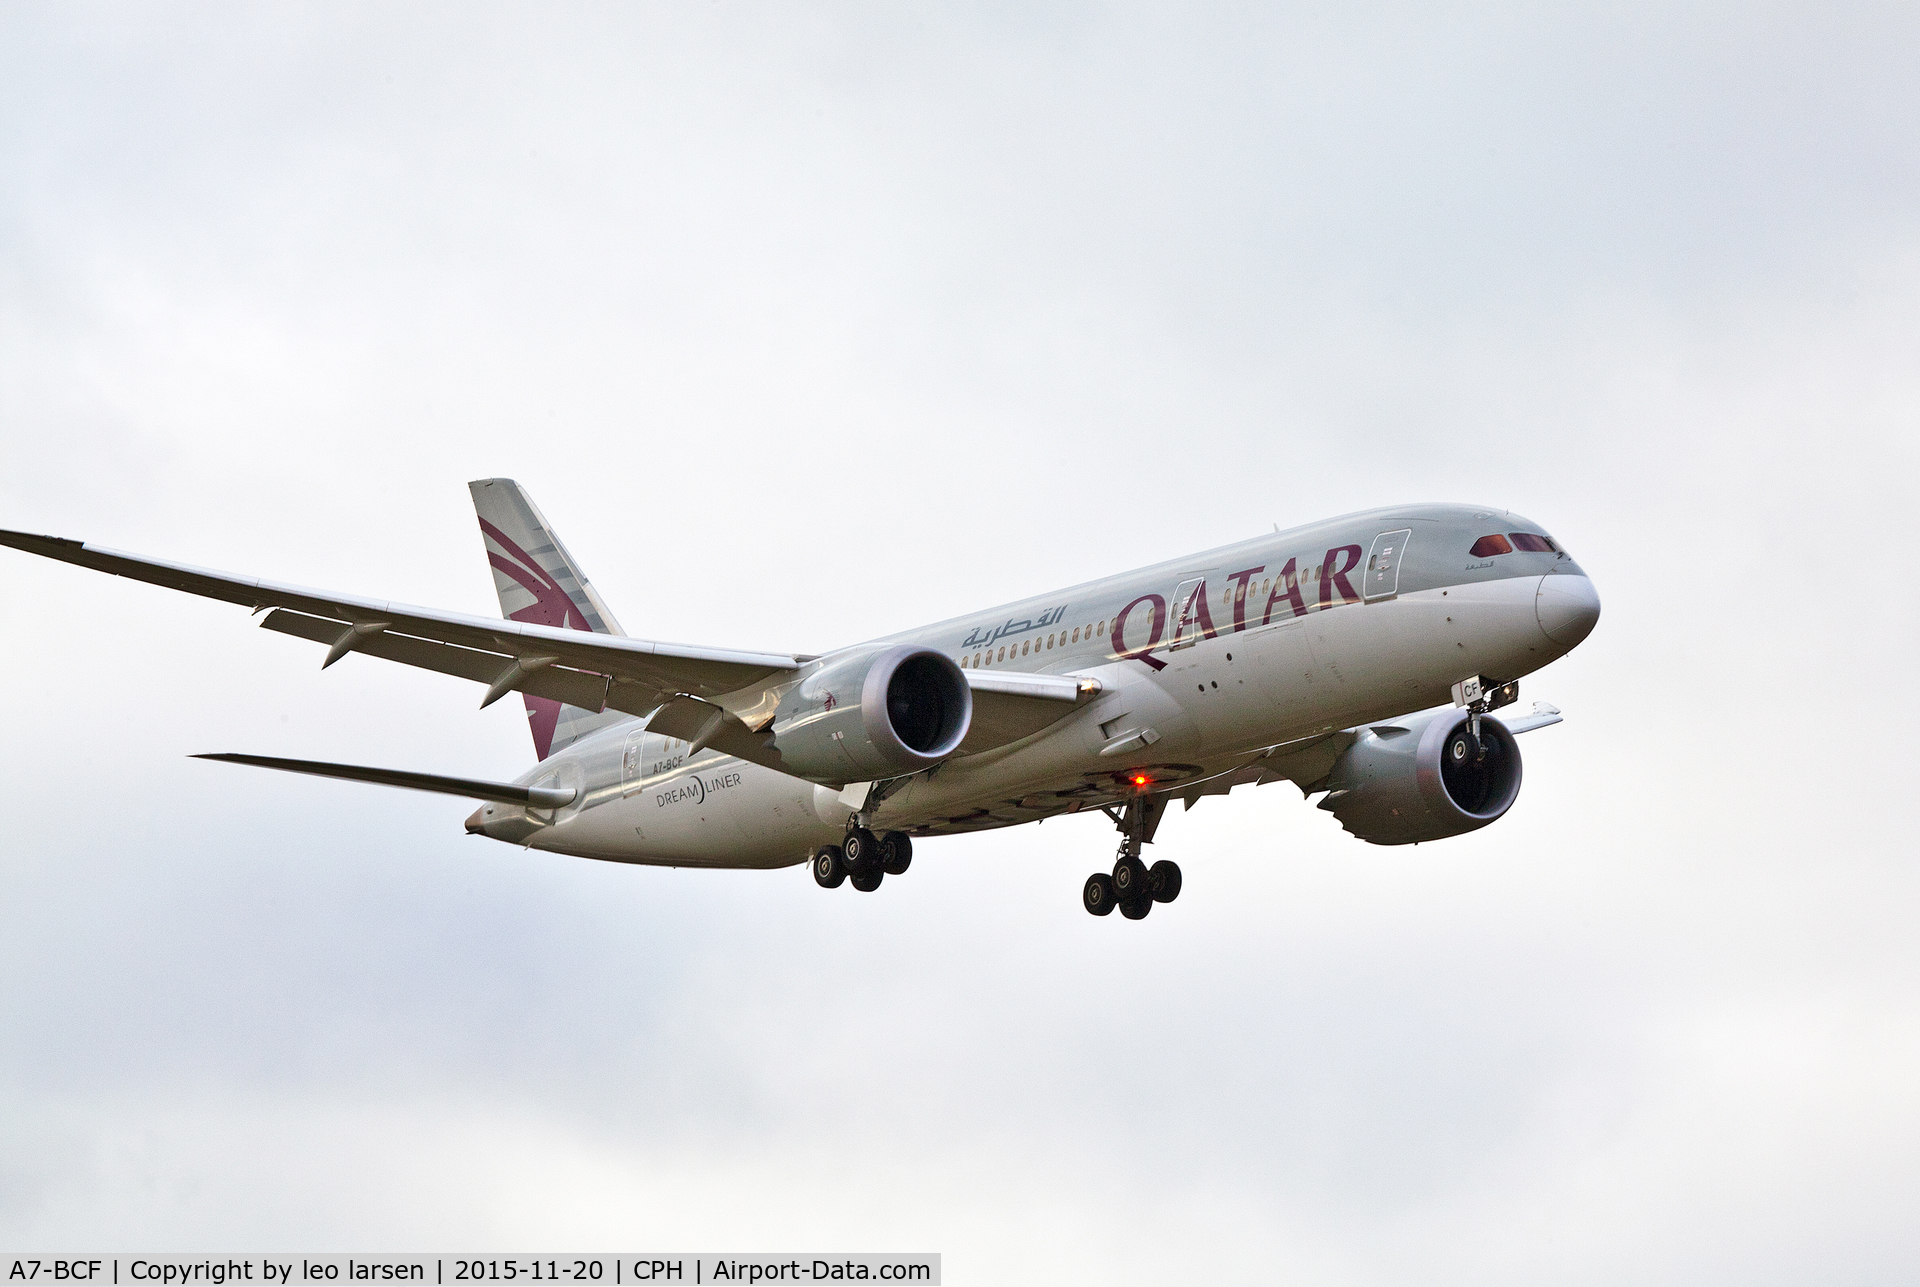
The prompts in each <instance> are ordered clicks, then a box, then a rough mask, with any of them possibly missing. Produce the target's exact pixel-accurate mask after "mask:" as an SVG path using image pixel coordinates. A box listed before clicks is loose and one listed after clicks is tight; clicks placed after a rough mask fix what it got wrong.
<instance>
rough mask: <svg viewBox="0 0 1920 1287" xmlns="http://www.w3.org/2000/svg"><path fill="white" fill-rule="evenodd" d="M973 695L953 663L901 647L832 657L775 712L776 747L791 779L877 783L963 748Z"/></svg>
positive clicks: (929, 651)
mask: <svg viewBox="0 0 1920 1287" xmlns="http://www.w3.org/2000/svg"><path fill="white" fill-rule="evenodd" d="M972 722H973V690H972V689H971V688H969V687H968V686H967V677H966V675H965V674H964V673H963V672H962V671H961V669H960V667H958V666H956V665H955V664H954V663H953V659H952V658H950V657H948V656H946V655H945V654H943V653H938V652H935V651H933V650H932V649H931V648H916V647H913V646H912V645H909V644H898V645H895V646H894V647H891V648H883V649H881V650H879V651H877V652H868V653H857V654H854V655H851V656H846V657H836V658H832V659H830V660H829V661H828V662H827V663H826V664H825V665H823V666H822V667H821V668H820V669H818V670H816V671H814V672H813V673H812V674H810V675H808V676H807V677H806V678H805V679H803V680H801V681H800V684H799V685H798V686H797V687H796V688H794V689H793V690H792V691H791V692H789V693H788V694H787V695H786V697H785V698H784V699H782V701H781V703H780V707H779V709H778V710H777V711H775V712H774V717H773V745H774V749H776V750H778V751H779V752H780V758H781V760H782V762H783V763H784V764H785V766H786V768H787V771H788V772H789V773H794V774H797V775H799V776H800V777H804V778H810V779H812V780H813V781H816V782H872V781H876V780H878V779H881V778H893V777H900V776H901V775H903V774H907V773H913V772H916V771H918V770H920V769H927V768H932V767H933V766H934V765H936V764H938V763H940V762H941V761H942V760H944V759H946V758H947V757H948V756H949V755H952V754H953V753H954V752H955V751H956V750H958V749H959V747H960V743H961V741H962V740H963V739H964V738H965V737H966V736H967V729H968V727H969V726H971V724H972Z"/></svg>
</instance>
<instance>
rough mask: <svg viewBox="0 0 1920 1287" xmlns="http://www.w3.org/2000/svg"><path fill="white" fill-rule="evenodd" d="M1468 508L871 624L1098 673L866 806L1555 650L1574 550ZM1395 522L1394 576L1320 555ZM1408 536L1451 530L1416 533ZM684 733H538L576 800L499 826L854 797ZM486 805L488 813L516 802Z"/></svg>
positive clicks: (549, 828)
mask: <svg viewBox="0 0 1920 1287" xmlns="http://www.w3.org/2000/svg"><path fill="white" fill-rule="evenodd" d="M1465 512H1466V511H1465V510H1464V507H1445V508H1441V507H1436V508H1435V509H1434V510H1433V511H1432V515H1434V516H1427V515H1424V514H1423V513H1422V512H1421V511H1415V510H1406V511H1383V512H1380V513H1378V514H1373V515H1356V516H1353V517H1352V518H1351V519H1347V520H1335V521H1334V522H1333V523H1330V524H1322V525H1319V526H1318V527H1315V528H1307V529H1299V530H1297V531H1295V532H1289V533H1281V534H1276V535H1275V536H1272V537H1269V538H1263V539H1261V540H1257V541H1252V542H1247V543H1245V544H1243V545H1240V546H1234V547H1229V548H1227V549H1225V550H1220V551H1213V552H1210V553H1208V554H1205V555H1200V556H1196V557H1195V558H1194V559H1191V560H1187V561H1185V562H1180V563H1168V564H1163V565H1160V566H1159V567H1155V568H1149V569H1144V570H1142V571H1140V572H1135V573H1130V574H1127V575H1125V576H1122V577H1116V578H1113V579H1111V580H1110V581H1107V582H1099V583H1093V584H1090V585H1087V586H1081V587H1077V588H1075V589H1073V590H1071V591H1063V592H1059V593H1056V594H1053V595H1049V596H1045V597H1044V598H1036V599H1033V600H1029V601H1025V602H1023V603H1019V604H1014V605H1011V606H1010V607H1007V608H1002V609H997V610H995V612H993V613H991V614H986V615H985V616H983V617H980V618H963V619H956V620H953V621H949V622H944V623H941V624H939V625H936V626H931V627H928V628H926V629H924V630H918V631H913V632H909V633H907V634H903V635H900V636H895V637H893V638H892V639H891V640H888V641H881V642H908V643H913V644H918V645H922V646H926V647H930V648H935V649H939V650H941V651H943V652H945V653H947V654H948V655H949V656H951V657H953V658H954V659H955V660H956V661H958V662H959V663H960V664H961V665H962V666H964V667H968V668H976V667H985V666H992V667H994V668H996V669H1001V670H1027V671H1040V672H1045V673H1050V674H1064V675H1072V676H1087V677H1091V678H1093V679H1096V680H1098V681H1099V684H1100V686H1101V689H1102V691H1101V693H1100V695H1099V696H1098V697H1097V698H1096V699H1094V700H1092V701H1090V702H1088V703H1086V704H1085V705H1083V706H1080V707H1078V708H1077V709H1073V710H1072V711H1071V712H1070V713H1068V714H1066V715H1065V717H1064V718H1062V719H1060V720H1059V721H1057V722H1055V723H1053V724H1050V725H1048V726H1047V727H1045V728H1043V729H1040V730H1039V731H1037V732H1035V733H1033V734H1031V735H1029V736H1026V737H1023V738H1021V739H1019V740H1016V741H1013V742H1010V743H1008V744H1005V745H1000V746H995V747H992V748H991V749H988V750H984V751H981V752H979V753H975V754H962V755H960V756H957V757H956V758H954V759H951V760H949V761H948V762H946V763H944V764H942V765H940V766H939V767H938V768H937V769H935V770H933V771H931V772H924V773H918V774H915V775H913V776H912V777H911V778H910V779H908V780H906V781H905V782H904V783H902V784H898V785H897V788H896V789H895V790H894V791H893V792H892V793H891V794H889V795H887V796H886V797H885V798H884V799H883V800H882V801H880V803H879V804H878V805H877V806H875V807H873V808H872V809H871V810H870V814H871V824H870V825H872V826H873V827H874V828H876V829H880V828H889V829H895V830H900V831H905V832H908V833H909V834H913V835H916V836H925V835H938V834H951V833H955V832H960V831H970V830H978V829H982V828H990V827H999V826H1009V825H1014V824H1017V823H1021V822H1027V821H1033V820H1036V819H1039V818H1044V817H1047V816H1051V815H1054V814H1058V813H1065V812H1073V811H1077V810H1079V809H1082V808H1087V807H1093V806H1096V805H1101V804H1106V803H1110V802H1112V801H1114V800H1116V799H1119V798H1121V797H1122V796H1124V795H1125V794H1127V793H1128V792H1129V790H1130V786H1129V784H1130V783H1134V782H1140V781H1143V780H1144V781H1145V782H1147V783H1149V784H1150V788H1151V789H1155V790H1172V789H1174V788H1176V787H1178V786H1179V785H1180V784H1182V783H1192V782H1194V781H1197V780H1200V779H1204V778H1207V777H1210V776H1213V775H1217V774H1222V773H1228V772H1231V771H1233V770H1235V769H1237V768H1239V767H1240V766H1242V765H1243V764H1245V763H1247V762H1248V760H1249V759H1250V758H1251V757H1253V756H1255V755H1257V754H1259V753H1261V752H1262V751H1263V750H1266V749H1268V748H1272V747H1275V746H1279V745H1283V744H1286V743H1290V742H1294V741H1296V740H1299V739H1306V738H1312V737H1314V736H1316V735H1319V734H1323V733H1326V732H1329V731H1331V730H1336V729H1342V728H1349V727H1353V726H1356V725H1360V724H1365V723H1368V722H1370V721H1377V720H1382V719H1387V718H1391V717H1393V716H1396V715H1400V714H1402V713H1405V712H1408V711H1414V710H1419V709H1422V708H1425V707H1429V706H1434V705H1438V704H1441V703H1444V702H1446V701H1447V700H1448V691H1449V687H1450V686H1451V685H1452V684H1453V683H1454V682H1455V681H1457V680H1460V679H1461V678H1462V677H1464V676H1469V675H1491V676H1498V677H1500V678H1501V679H1503V680H1505V679H1517V678H1519V677H1520V676H1523V675H1526V674H1529V673H1531V672H1533V671H1535V670H1537V669H1538V668H1540V667H1541V666H1543V665H1545V664H1547V663H1548V662H1550V661H1552V660H1554V659H1556V658H1557V657H1559V656H1561V655H1563V654H1564V653H1566V652H1567V651H1568V650H1569V649H1570V648H1571V647H1572V646H1573V645H1574V644H1577V643H1578V642H1579V640H1580V639H1581V638H1584V636H1585V632H1586V630H1587V629H1590V628H1591V618H1592V617H1593V616H1596V615H1597V612H1598V598H1597V596H1596V595H1595V594H1594V592H1593V588H1592V585H1591V583H1590V582H1589V581H1588V580H1587V578H1586V577H1585V576H1584V574H1582V573H1580V572H1579V570H1578V568H1577V567H1576V566H1574V565H1572V564H1571V563H1570V562H1563V563H1561V564H1560V565H1559V566H1560V567H1562V568H1566V569H1570V571H1563V570H1552V569H1550V568H1549V567H1548V565H1544V564H1543V565H1542V566H1541V570H1539V571H1536V570H1534V565H1533V564H1530V563H1526V562H1525V561H1524V560H1522V559H1521V558H1520V557H1519V556H1514V555H1510V556H1508V558H1509V560H1510V561H1509V562H1507V563H1504V564H1497V565H1495V563H1494V561H1491V560H1489V561H1482V562H1479V563H1477V564H1476V563H1475V562H1474V561H1473V560H1471V559H1468V558H1467V557H1466V556H1465V554H1464V550H1465V548H1466V547H1465V544H1464V542H1465V541H1467V540H1470V539H1471V535H1470V534H1471V533H1472V532H1473V531H1474V526H1473V524H1474V522H1476V521H1477V522H1480V525H1481V526H1489V524H1488V523H1487V522H1485V521H1482V517H1481V514H1482V513H1484V512H1481V513H1475V514H1473V515H1472V517H1471V518H1470V519H1469V518H1464V517H1463V515H1464V514H1465ZM1421 523H1424V524H1425V525H1426V526H1425V527H1424V528H1422V527H1419V526H1417V524H1421ZM1392 525H1401V526H1408V527H1411V528H1412V530H1413V531H1414V537H1413V546H1412V549H1413V551H1414V552H1416V553H1422V554H1424V555H1429V556H1431V557H1430V558H1429V559H1428V561H1427V562H1426V563H1423V564H1421V565H1420V570H1419V573H1418V574H1417V575H1411V576H1409V575H1407V574H1406V573H1403V579H1402V580H1401V582H1400V585H1399V588H1398V590H1397V592H1395V593H1388V594H1384V595H1381V596H1380V597H1377V598H1371V599H1370V598H1367V597H1365V595H1363V594H1362V593H1360V592H1358V588H1359V587H1360V585H1361V581H1360V578H1361V575H1362V573H1361V571H1360V570H1359V569H1358V568H1353V569H1350V572H1349V575H1346V576H1336V575H1333V574H1334V573H1337V572H1338V570H1339V569H1340V568H1341V567H1342V566H1345V563H1344V562H1343V561H1342V559H1339V558H1335V557H1334V550H1335V549H1342V548H1343V549H1351V548H1353V545H1352V544H1350V543H1348V542H1349V541H1350V542H1352V543H1357V544H1359V545H1360V546H1361V547H1362V548H1366V544H1367V541H1368V540H1369V539H1371V538H1372V537H1373V535H1374V533H1375V531H1376V530H1377V529H1381V528H1382V527H1383V526H1392ZM1508 525H1512V524H1508ZM1463 533H1464V534H1467V535H1464V536H1463V535H1461V534H1463ZM1422 538H1425V540H1426V541H1427V542H1428V543H1430V544H1434V545H1437V546H1442V547H1446V548H1442V549H1438V550H1429V551H1421V549H1420V544H1421V541H1422ZM1448 542H1452V543H1453V544H1457V545H1459V550H1460V552H1459V553H1458V555H1457V558H1456V555H1455V553H1454V552H1453V551H1452V549H1451V547H1450V546H1448V544H1447V543H1448ZM1546 557H1547V556H1545V555H1527V556H1525V558H1527V559H1545V558H1546ZM1560 558H1561V559H1562V560H1564V558H1565V556H1564V555H1561V556H1560ZM1456 561H1457V562H1458V563H1459V564H1460V571H1459V573H1458V574H1454V573H1453V572H1452V571H1451V568H1452V565H1453V563H1454V562H1456ZM1347 562H1350V560H1347ZM1249 568H1255V569H1258V571H1256V572H1254V573H1253V574H1251V575H1249V574H1248V569H1249ZM1283 569H1284V570H1287V571H1288V572H1289V575H1288V576H1286V577H1284V578H1283V577H1282V576H1280V575H1278V574H1280V573H1281V572H1282V571H1283ZM1414 570H1415V569H1414V565H1413V564H1412V563H1411V562H1410V563H1409V564H1408V568H1407V573H1413V572H1414ZM1322 574H1324V575H1322ZM1194 578H1200V579H1201V580H1202V585H1201V587H1200V597H1199V599H1198V604H1199V606H1200V609H1201V611H1200V613H1198V614H1192V613H1189V614H1188V620H1186V621H1185V622H1177V621H1172V620H1157V619H1155V607H1156V605H1155V604H1154V603H1153V602H1152V601H1151V600H1153V599H1155V598H1158V599H1160V600H1162V601H1163V602H1172V603H1175V604H1177V603H1178V602H1179V600H1178V599H1176V598H1174V595H1175V592H1176V589H1177V588H1181V587H1186V586H1190V585H1191V583H1192V581H1193V579H1194ZM1183 592H1185V591H1183ZM1543 596H1544V597H1543ZM1589 601H1590V603H1591V608H1590V609H1588V608H1586V607H1583V606H1582V605H1583V604H1585V603H1587V602H1589ZM1568 605H1572V606H1571V607H1569V606H1568ZM1300 609H1304V611H1301V610H1300ZM1583 612H1585V613H1586V614H1587V616H1586V621H1585V624H1584V625H1578V624H1577V620H1578V618H1579V617H1580V615H1581V613H1583ZM1556 613H1557V614H1559V615H1558V616H1556V615H1555V614H1556ZM1166 615H1169V616H1170V615H1172V614H1171V613H1168V614H1166ZM1196 617H1197V619H1195V618H1196ZM1568 619H1573V620H1576V628H1573V629H1568V628H1566V627H1565V626H1564V624H1563V623H1564V621H1565V620H1568ZM982 621H985V622H988V623H989V624H987V625H985V626H984V627H983V626H982V625H981V624H980V623H981V622H982ZM1035 622H1038V623H1039V624H1038V625H1035V624H1033V623H1035ZM1087 626H1094V627H1096V628H1095V629H1092V630H1087V629H1085V627H1087ZM1009 627H1016V628H1014V629H1011V630H1010V629H1009ZM1550 629H1552V630H1553V631H1554V633H1553V634H1549V630H1550ZM1556 635H1557V636H1558V638H1557V639H1556V637H1555V636H1556ZM1008 640H1013V641H1015V645H1016V646H1013V647H1012V649H1011V655H1010V656H1009V654H1008V650H1009V647H1010V645H1009V643H1008V642H1007V641H1008ZM983 641H984V643H985V645H986V646H985V647H984V648H983V647H982V643H983ZM1022 647H1024V649H1025V651H1024V652H1022V651H1021V648H1022ZM983 658H984V660H983ZM684 751H685V744H684V743H681V742H678V741H676V740H675V739H672V738H668V737H663V736H660V735H658V734H655V733H650V732H647V731H646V730H645V727H644V722H643V721H640V720H637V719H636V720H630V721H625V722H621V723H618V724H614V725H612V726H611V727H607V728H603V729H601V730H600V731H598V732H596V733H593V734H591V735H589V736H587V737H586V738H584V739H582V740H580V741H578V742H576V743H574V744H573V745H571V746H568V747H566V748H565V749H563V750H561V751H557V752H555V753H554V754H553V755H552V757H551V758H549V759H548V760H546V761H544V762H542V763H541V764H540V765H539V766H538V767H537V768H536V769H534V770H532V771H531V772H529V773H528V774H526V775H524V776H523V777H522V778H521V779H520V781H521V782H522V783H525V784H527V785H536V786H545V785H552V786H559V787H571V788H573V789H574V790H575V792H576V795H575V797H574V800H573V802H572V803H571V804H569V805H567V806H565V807H562V808H559V809H556V810H552V811H528V812H527V813H525V814H524V815H523V816H521V817H519V818H518V819H516V821H518V823H519V825H520V827H521V828H522V829H523V830H522V833H521V834H514V835H513V836H512V838H515V839H520V840H522V842H523V843H526V844H528V845H530V846H532V847H534V848H538V849H543V850H552V851H555V852H560V853H567V854H575V855H580V856H583V857H590V858H601V859H610V860H615V861H622V862H636V863H654V864H670V865H674V866H706V867H777V866H784V865H787V864H791V863H798V862H804V861H806V860H807V858H808V856H809V854H810V853H811V852H812V851H813V849H814V848H815V847H816V846H819V845H824V844H832V843H836V842H837V841H838V840H839V838H840V837H841V836H842V835H843V834H844V831H845V823H846V819H847V817H848V815H849V813H850V812H851V811H852V810H853V809H854V808H855V807H856V806H858V805H859V804H860V802H861V793H856V792H855V791H852V790H848V791H842V790H840V789H838V788H836V787H834V786H818V785H815V784H813V783H810V782H807V781H804V780H802V779H800V778H797V777H792V776H789V775H787V774H783V773H780V772H777V771H775V770H772V769H768V768H762V767H760V766H758V765H755V764H750V763H745V762H743V761H741V760H738V759H734V758H732V757H730V756H726V755H722V754H719V753H717V752H713V751H703V752H701V753H700V754H697V755H695V756H694V757H692V759H691V760H688V759H687V758H686V757H685V754H684ZM859 786H860V788H861V792H864V786H865V784H859ZM483 812H484V813H485V814H486V815H487V818H488V820H489V822H490V823H495V824H497V823H498V822H499V821H501V820H505V819H508V818H509V817H510V816H511V815H517V814H520V810H519V809H518V807H517V806H511V805H488V806H486V809H485V810H484V811H483ZM476 816H478V815H476ZM487 830H488V832H489V834H495V835H499V834H501V833H500V831H499V830H498V829H496V826H494V825H489V826H488V828H487Z"/></svg>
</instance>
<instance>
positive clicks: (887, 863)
mask: <svg viewBox="0 0 1920 1287" xmlns="http://www.w3.org/2000/svg"><path fill="white" fill-rule="evenodd" d="M912 864H913V840H912V839H911V838H910V837H909V836H908V835H907V833H906V832H904V831H889V832H886V833H885V834H883V835H882V836H881V837H880V869H881V870H882V871H884V872H886V873H887V875H889V876H904V875H906V874H907V868H908V867H909V866H911V865H912Z"/></svg>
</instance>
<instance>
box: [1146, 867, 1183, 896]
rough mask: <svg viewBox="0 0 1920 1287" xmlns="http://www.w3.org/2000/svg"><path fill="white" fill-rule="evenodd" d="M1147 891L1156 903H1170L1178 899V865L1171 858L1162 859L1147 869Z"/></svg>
mask: <svg viewBox="0 0 1920 1287" xmlns="http://www.w3.org/2000/svg"><path fill="white" fill-rule="evenodd" d="M1147 889H1148V890H1149V891H1150V892H1151V893H1152V894H1153V901H1154V902H1156V903H1171V902H1172V901H1173V900H1174V899H1176V898H1178V897H1180V864H1179V863H1177V862H1175V861H1173V859H1171V858H1162V859H1161V860H1160V861H1159V862H1157V863H1155V864H1153V866H1151V867H1149V868H1147Z"/></svg>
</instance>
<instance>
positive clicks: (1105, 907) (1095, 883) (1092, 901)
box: [1080, 871, 1113, 916]
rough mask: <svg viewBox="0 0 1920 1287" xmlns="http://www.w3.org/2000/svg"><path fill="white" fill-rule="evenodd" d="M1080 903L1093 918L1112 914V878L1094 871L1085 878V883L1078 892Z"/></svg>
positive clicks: (1104, 873)
mask: <svg viewBox="0 0 1920 1287" xmlns="http://www.w3.org/2000/svg"><path fill="white" fill-rule="evenodd" d="M1080 902H1081V904H1082V905H1083V906H1085V907H1086V909H1087V910H1088V911H1089V912H1092V913H1093V914H1094V915H1095V916H1107V915H1110V914H1112V912H1113V877H1111V876H1109V875H1107V873H1106V872H1104V871H1096V872H1094V873H1093V875H1091V876H1089V877H1087V883H1086V884H1085V885H1084V886H1082V887H1081V890H1080Z"/></svg>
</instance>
